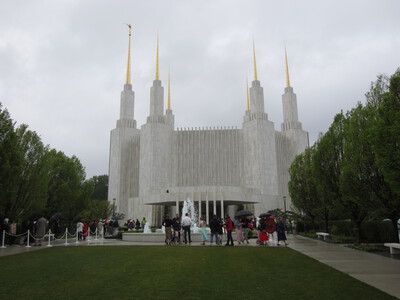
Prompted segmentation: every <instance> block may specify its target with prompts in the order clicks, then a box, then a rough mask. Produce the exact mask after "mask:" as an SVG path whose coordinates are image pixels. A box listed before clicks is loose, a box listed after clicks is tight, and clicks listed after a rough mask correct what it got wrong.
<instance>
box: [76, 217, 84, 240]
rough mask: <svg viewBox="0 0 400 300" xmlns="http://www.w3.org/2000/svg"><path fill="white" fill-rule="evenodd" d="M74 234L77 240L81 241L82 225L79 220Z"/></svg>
mask: <svg viewBox="0 0 400 300" xmlns="http://www.w3.org/2000/svg"><path fill="white" fill-rule="evenodd" d="M76 232H77V233H78V240H82V234H83V223H82V222H81V221H80V220H79V221H78V223H76Z"/></svg>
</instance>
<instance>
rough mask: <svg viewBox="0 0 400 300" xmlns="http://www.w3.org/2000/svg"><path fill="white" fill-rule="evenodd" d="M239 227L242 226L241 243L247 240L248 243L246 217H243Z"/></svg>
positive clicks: (248, 229) (247, 222) (247, 221)
mask: <svg viewBox="0 0 400 300" xmlns="http://www.w3.org/2000/svg"><path fill="white" fill-rule="evenodd" d="M241 227H242V232H243V244H244V241H246V242H247V244H248V243H249V231H250V228H249V220H248V219H247V218H243V219H242V220H241Z"/></svg>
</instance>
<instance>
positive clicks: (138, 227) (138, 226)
mask: <svg viewBox="0 0 400 300" xmlns="http://www.w3.org/2000/svg"><path fill="white" fill-rule="evenodd" d="M135 229H136V231H139V230H140V221H139V219H136V223H135Z"/></svg>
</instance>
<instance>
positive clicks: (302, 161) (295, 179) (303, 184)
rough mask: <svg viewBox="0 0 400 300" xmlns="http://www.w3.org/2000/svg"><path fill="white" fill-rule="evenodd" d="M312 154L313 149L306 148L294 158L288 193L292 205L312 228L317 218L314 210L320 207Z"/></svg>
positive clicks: (290, 171) (313, 152)
mask: <svg viewBox="0 0 400 300" xmlns="http://www.w3.org/2000/svg"><path fill="white" fill-rule="evenodd" d="M314 154H315V148H314V147H310V148H307V149H306V150H305V152H304V153H302V154H299V155H297V156H296V157H295V159H294V161H293V163H292V165H291V166H290V169H289V173H290V181H289V193H290V197H291V199H292V204H293V205H294V207H295V208H297V209H298V210H299V211H300V212H302V213H304V214H305V215H306V216H307V217H308V218H309V219H310V220H311V223H312V226H313V227H315V220H316V217H317V212H316V208H318V207H320V199H319V197H318V193H317V189H316V186H315V178H314V174H313V168H312V160H313V156H314Z"/></svg>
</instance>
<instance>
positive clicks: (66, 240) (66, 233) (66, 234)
mask: <svg viewBox="0 0 400 300" xmlns="http://www.w3.org/2000/svg"><path fill="white" fill-rule="evenodd" d="M64 245H65V246H67V245H68V228H65V243H64Z"/></svg>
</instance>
